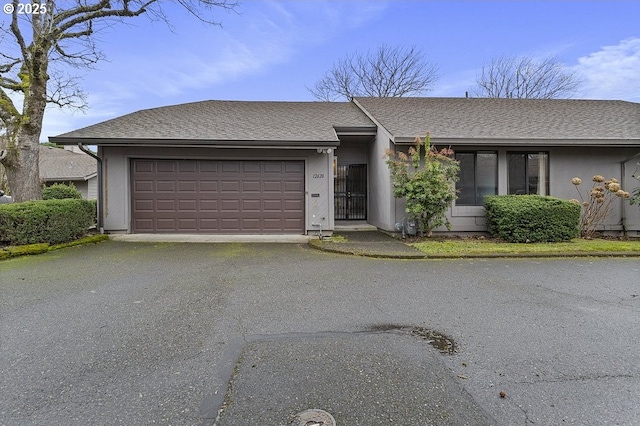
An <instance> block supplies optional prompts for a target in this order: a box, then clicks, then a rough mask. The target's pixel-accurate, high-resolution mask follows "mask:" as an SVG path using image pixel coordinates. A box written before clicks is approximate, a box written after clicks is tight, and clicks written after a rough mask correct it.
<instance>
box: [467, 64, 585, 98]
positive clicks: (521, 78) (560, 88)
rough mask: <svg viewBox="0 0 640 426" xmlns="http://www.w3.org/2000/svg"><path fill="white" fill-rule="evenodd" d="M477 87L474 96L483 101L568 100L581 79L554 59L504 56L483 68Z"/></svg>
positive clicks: (575, 90) (576, 89)
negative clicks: (517, 99) (484, 99)
mask: <svg viewBox="0 0 640 426" xmlns="http://www.w3.org/2000/svg"><path fill="white" fill-rule="evenodd" d="M476 84H477V86H476V87H475V88H474V89H473V90H472V93H473V94H474V95H475V96H477V97H480V98H520V99H565V98H571V97H572V96H573V95H575V94H576V93H577V91H578V89H579V87H580V84H581V80H580V78H579V76H578V75H577V74H576V73H574V72H571V71H568V70H566V68H565V67H564V66H563V65H562V63H560V62H559V61H558V60H557V59H556V58H554V57H548V58H545V59H542V60H535V59H534V58H532V57H528V56H522V57H509V56H503V57H499V58H495V59H493V60H492V61H491V63H490V64H488V65H484V66H483V67H482V71H481V74H480V76H479V77H478V79H477V81H476Z"/></svg>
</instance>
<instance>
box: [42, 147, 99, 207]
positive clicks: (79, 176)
mask: <svg viewBox="0 0 640 426" xmlns="http://www.w3.org/2000/svg"><path fill="white" fill-rule="evenodd" d="M66 148H67V149H61V148H55V147H51V146H45V145H41V146H40V163H39V164H40V180H42V182H43V183H44V184H45V185H46V186H51V185H53V184H55V183H64V184H66V185H69V184H73V185H74V186H75V187H76V189H77V190H78V191H80V193H81V194H82V198H85V199H87V200H95V199H97V198H98V162H97V161H96V159H94V158H91V157H90V156H89V155H87V154H85V153H83V152H78V151H75V150H74V149H73V148H75V149H78V147H77V146H67V147H66Z"/></svg>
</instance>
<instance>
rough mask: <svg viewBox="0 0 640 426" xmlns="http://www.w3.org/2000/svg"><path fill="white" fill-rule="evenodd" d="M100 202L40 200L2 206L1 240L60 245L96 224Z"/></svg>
mask: <svg viewBox="0 0 640 426" xmlns="http://www.w3.org/2000/svg"><path fill="white" fill-rule="evenodd" d="M95 217H96V204H95V203H94V202H91V201H88V200H78V199H66V200H40V201H27V202H24V203H12V204H3V205H0V241H2V242H6V243H9V244H12V245H24V244H35V243H49V244H60V243H64V242H67V241H71V240H74V239H76V238H78V237H80V236H82V235H83V234H84V233H85V232H86V231H87V229H88V228H89V227H91V226H93V225H94V224H95Z"/></svg>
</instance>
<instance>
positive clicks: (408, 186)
mask: <svg viewBox="0 0 640 426" xmlns="http://www.w3.org/2000/svg"><path fill="white" fill-rule="evenodd" d="M423 150H424V155H423V154H422V151H423ZM408 154H409V155H407V154H405V153H403V152H394V151H392V150H388V151H387V153H386V158H387V166H389V170H390V171H391V179H392V182H393V195H394V197H396V198H404V199H406V202H407V207H406V212H407V213H408V215H409V218H410V219H411V220H414V221H416V222H417V223H418V225H419V227H420V230H421V232H426V233H427V236H428V237H430V236H431V235H432V233H433V230H434V229H436V228H438V227H439V226H442V225H444V226H446V227H447V229H449V230H450V229H451V223H450V222H449V220H448V219H447V216H446V212H447V210H448V209H449V208H450V207H451V204H452V203H453V201H454V200H455V199H456V198H457V194H456V190H455V187H454V184H455V182H456V181H457V180H458V171H459V170H460V166H459V164H458V162H457V161H456V160H455V159H453V158H452V156H453V150H451V149H450V148H444V149H442V150H437V149H436V148H435V147H434V146H432V145H431V139H430V137H429V134H427V136H426V137H425V138H424V141H423V140H422V139H421V138H419V137H416V140H415V144H414V146H412V147H410V148H409V151H408Z"/></svg>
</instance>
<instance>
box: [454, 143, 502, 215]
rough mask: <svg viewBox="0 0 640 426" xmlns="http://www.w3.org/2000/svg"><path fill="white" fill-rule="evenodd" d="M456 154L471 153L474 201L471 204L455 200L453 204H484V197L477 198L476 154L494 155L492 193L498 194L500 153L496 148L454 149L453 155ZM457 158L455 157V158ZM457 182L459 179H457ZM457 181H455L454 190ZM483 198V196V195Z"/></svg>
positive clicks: (480, 205)
mask: <svg viewBox="0 0 640 426" xmlns="http://www.w3.org/2000/svg"><path fill="white" fill-rule="evenodd" d="M458 154H473V195H474V203H473V204H467V203H465V204H460V203H459V201H458V200H456V203H455V205H456V206H459V207H482V206H484V199H482V200H478V154H492V155H493V156H494V157H495V168H494V176H493V178H494V195H496V194H498V193H499V191H500V189H499V172H498V170H499V168H500V166H499V163H500V153H499V151H498V150H460V151H455V154H454V155H455V156H457V155H458ZM456 160H457V158H456ZM458 182H459V181H458ZM458 182H456V190H457V189H458V188H457V185H458ZM483 198H484V197H483Z"/></svg>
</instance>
